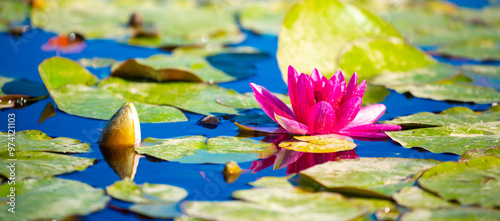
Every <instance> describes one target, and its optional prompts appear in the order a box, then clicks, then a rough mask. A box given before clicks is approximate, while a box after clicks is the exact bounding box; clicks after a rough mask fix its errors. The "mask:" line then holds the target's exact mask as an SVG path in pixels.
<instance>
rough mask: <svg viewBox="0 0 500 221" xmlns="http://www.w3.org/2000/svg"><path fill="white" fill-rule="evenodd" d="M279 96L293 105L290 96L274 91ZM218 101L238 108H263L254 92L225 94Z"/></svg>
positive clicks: (286, 102)
mask: <svg viewBox="0 0 500 221" xmlns="http://www.w3.org/2000/svg"><path fill="white" fill-rule="evenodd" d="M273 94H274V95H275V96H276V97H277V98H279V99H280V100H281V101H283V102H284V103H285V104H287V105H292V103H291V101H290V97H288V96H287V95H284V94H277V93H273ZM216 101H217V103H219V104H221V105H224V106H228V107H232V108H236V109H252V108H259V109H260V108H261V107H260V105H259V103H257V100H256V99H255V97H254V95H253V93H244V94H238V95H234V96H225V97H218V98H217V99H216Z"/></svg>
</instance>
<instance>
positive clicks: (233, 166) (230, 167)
mask: <svg viewBox="0 0 500 221" xmlns="http://www.w3.org/2000/svg"><path fill="white" fill-rule="evenodd" d="M242 171H243V170H242V169H241V168H240V166H239V165H238V164H237V163H236V162H234V161H229V162H227V163H226V166H224V170H223V172H224V179H225V180H226V182H227V183H229V184H231V183H234V181H236V180H237V179H238V177H240V174H241V172H242Z"/></svg>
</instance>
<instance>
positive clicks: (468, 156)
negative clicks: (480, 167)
mask: <svg viewBox="0 0 500 221" xmlns="http://www.w3.org/2000/svg"><path fill="white" fill-rule="evenodd" d="M482 156H496V157H500V146H498V147H491V148H486V149H472V150H469V151H467V152H465V153H464V155H462V156H461V157H460V159H458V162H467V161H469V160H472V159H475V158H478V157H482Z"/></svg>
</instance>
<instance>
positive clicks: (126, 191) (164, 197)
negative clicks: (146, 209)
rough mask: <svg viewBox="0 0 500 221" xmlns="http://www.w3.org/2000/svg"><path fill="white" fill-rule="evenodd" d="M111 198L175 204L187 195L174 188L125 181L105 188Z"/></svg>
mask: <svg viewBox="0 0 500 221" xmlns="http://www.w3.org/2000/svg"><path fill="white" fill-rule="evenodd" d="M106 192H107V193H108V194H109V195H110V196H112V197H113V198H116V199H119V200H123V201H127V202H132V203H146V204H151V203H153V204H162V203H163V204H165V203H177V202H179V201H181V200H182V199H184V198H186V196H187V195H188V193H187V191H186V190H184V189H182V188H180V187H176V186H170V185H165V184H149V183H144V184H142V185H141V186H138V185H137V184H135V183H134V181H132V180H130V179H125V180H121V181H117V182H115V183H114V184H113V185H111V186H108V187H106Z"/></svg>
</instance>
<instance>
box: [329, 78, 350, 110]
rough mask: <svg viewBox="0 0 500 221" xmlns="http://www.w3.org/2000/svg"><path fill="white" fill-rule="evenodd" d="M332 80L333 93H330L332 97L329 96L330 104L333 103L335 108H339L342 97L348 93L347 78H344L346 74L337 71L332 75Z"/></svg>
mask: <svg viewBox="0 0 500 221" xmlns="http://www.w3.org/2000/svg"><path fill="white" fill-rule="evenodd" d="M330 81H333V86H334V89H332V90H333V94H332V95H330V96H331V97H330V98H329V99H330V100H331V103H330V105H332V107H333V109H335V110H337V109H338V108H339V107H340V104H341V101H342V98H343V97H344V96H345V93H346V85H345V80H344V75H343V74H342V72H341V71H337V73H335V75H333V76H332V78H331V79H330Z"/></svg>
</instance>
